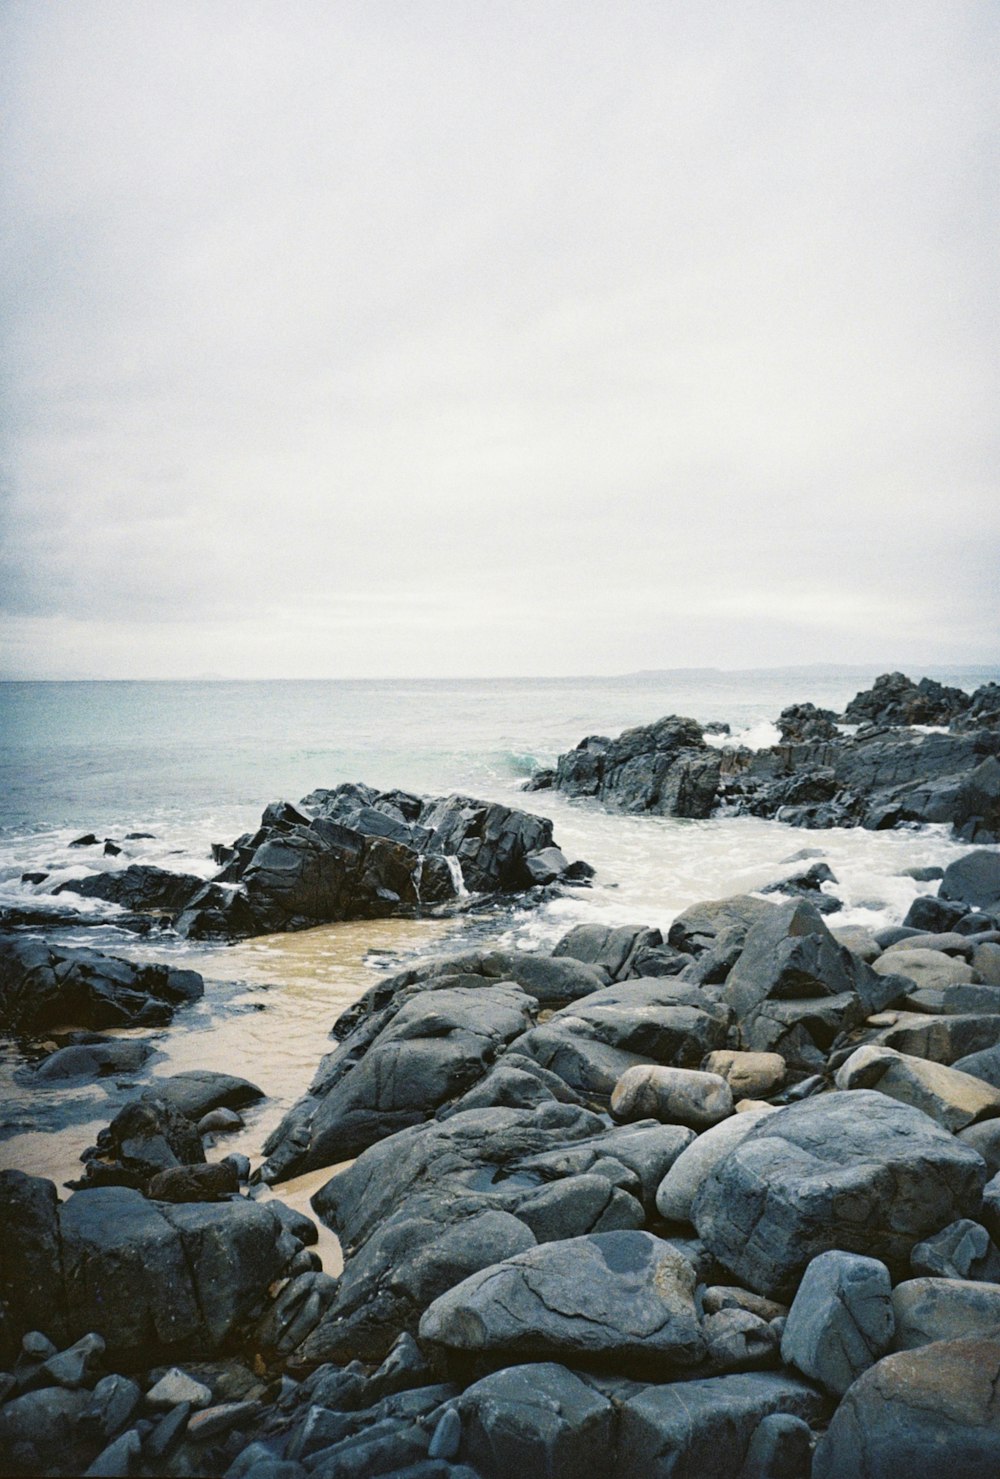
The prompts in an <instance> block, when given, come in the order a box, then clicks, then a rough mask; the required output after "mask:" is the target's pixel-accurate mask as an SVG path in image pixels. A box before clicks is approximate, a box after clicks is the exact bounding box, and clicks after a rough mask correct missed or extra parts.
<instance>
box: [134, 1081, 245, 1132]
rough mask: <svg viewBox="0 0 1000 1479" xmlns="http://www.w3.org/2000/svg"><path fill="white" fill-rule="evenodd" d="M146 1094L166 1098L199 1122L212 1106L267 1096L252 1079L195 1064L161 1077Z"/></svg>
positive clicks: (237, 1106)
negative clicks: (197, 1066) (183, 1070)
mask: <svg viewBox="0 0 1000 1479" xmlns="http://www.w3.org/2000/svg"><path fill="white" fill-rule="evenodd" d="M143 1097H144V1098H149V1099H165V1100H166V1102H167V1103H168V1104H172V1105H173V1107H174V1109H179V1110H180V1112H181V1114H186V1115H187V1117H188V1119H191V1120H194V1121H195V1123H197V1121H198V1120H200V1119H201V1117H202V1115H205V1114H208V1112H209V1110H210V1109H242V1108H244V1106H245V1105H247V1104H255V1103H256V1102H257V1100H258V1099H263V1098H264V1090H263V1089H259V1088H258V1087H257V1085H256V1084H252V1083H251V1082H250V1081H249V1079H245V1078H236V1077H235V1076H234V1075H233V1074H231V1073H215V1072H213V1071H212V1070H211V1069H208V1068H191V1069H188V1070H187V1071H186V1072H184V1073H171V1074H168V1075H165V1076H164V1077H163V1078H157V1079H156V1080H155V1081H154V1082H153V1085H152V1087H151V1088H149V1089H148V1090H147V1091H146V1092H145V1094H144V1095H143Z"/></svg>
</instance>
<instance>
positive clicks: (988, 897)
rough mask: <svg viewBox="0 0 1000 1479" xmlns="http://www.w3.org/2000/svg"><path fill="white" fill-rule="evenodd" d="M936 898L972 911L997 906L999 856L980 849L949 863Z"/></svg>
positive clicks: (999, 879) (999, 873) (999, 896)
mask: <svg viewBox="0 0 1000 1479" xmlns="http://www.w3.org/2000/svg"><path fill="white" fill-rule="evenodd" d="M939 897H940V898H942V899H952V900H955V901H957V902H958V903H960V904H965V905H967V906H970V907H971V908H973V909H990V908H992V907H993V906H994V905H996V904H1000V854H998V853H996V852H988V851H986V849H980V850H979V851H978V852H970V853H967V854H966V856H965V857H964V858H959V859H958V860H957V862H954V863H949V865H948V867H947V868H946V869H945V870H944V877H943V878H942V880H941V887H940V890H939Z"/></svg>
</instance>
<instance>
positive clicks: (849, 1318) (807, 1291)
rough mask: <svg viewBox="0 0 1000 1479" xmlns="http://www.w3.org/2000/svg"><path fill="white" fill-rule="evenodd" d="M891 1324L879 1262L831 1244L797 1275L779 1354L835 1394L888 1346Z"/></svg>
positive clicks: (886, 1280)
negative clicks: (795, 1290)
mask: <svg viewBox="0 0 1000 1479" xmlns="http://www.w3.org/2000/svg"><path fill="white" fill-rule="evenodd" d="M894 1329H895V1318H894V1314H893V1304H892V1281H891V1279H890V1277H889V1270H888V1269H887V1268H886V1266H885V1264H884V1263H879V1261H878V1260H877V1259H875V1258H862V1257H859V1256H858V1255H857V1254H855V1253H842V1252H840V1251H839V1249H831V1251H830V1252H828V1253H821V1254H820V1255H819V1257H817V1258H814V1259H813V1260H812V1262H811V1263H810V1264H809V1266H808V1267H807V1269H806V1271H805V1273H804V1274H803V1276H802V1282H801V1284H800V1285H799V1287H798V1290H797V1292H796V1295H795V1298H794V1299H793V1301H792V1307H791V1309H790V1310H789V1312H788V1319H787V1322H786V1324H785V1329H784V1334H783V1335H782V1337H781V1358H782V1360H783V1361H784V1362H785V1363H786V1364H787V1365H789V1366H795V1367H797V1368H798V1370H799V1371H801V1372H802V1373H803V1375H804V1376H808V1377H812V1378H813V1380H814V1381H818V1382H819V1383H820V1385H821V1386H822V1387H824V1388H825V1389H826V1391H828V1392H832V1393H833V1394H834V1395H835V1396H838V1397H840V1396H843V1394H844V1393H845V1392H846V1391H847V1388H848V1387H849V1386H850V1385H851V1383H852V1382H853V1381H854V1380H855V1378H856V1377H858V1376H860V1374H861V1372H862V1371H866V1370H867V1369H868V1367H869V1366H872V1365H874V1363H875V1362H876V1361H877V1360H878V1359H879V1358H880V1357H881V1356H884V1355H885V1354H886V1352H887V1351H888V1350H889V1349H890V1345H891V1342H892V1336H893V1331H894Z"/></svg>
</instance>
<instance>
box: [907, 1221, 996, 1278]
mask: <svg viewBox="0 0 1000 1479" xmlns="http://www.w3.org/2000/svg"><path fill="white" fill-rule="evenodd" d="M910 1268H911V1270H912V1271H913V1273H914V1274H915V1275H916V1276H917V1277H918V1278H919V1277H921V1276H922V1275H927V1276H928V1277H930V1278H940V1279H977V1280H980V1281H982V1282H984V1283H987V1284H996V1283H1000V1250H998V1249H997V1248H996V1247H995V1246H994V1244H993V1242H992V1241H991V1239H990V1235H989V1233H988V1232H987V1231H986V1229H985V1227H983V1226H982V1224H981V1223H978V1222H972V1221H970V1220H969V1218H968V1217H960V1218H959V1219H958V1221H957V1222H951V1223H949V1224H948V1226H947V1227H943V1228H942V1229H941V1231H940V1232H938V1233H935V1234H934V1235H933V1237H930V1238H928V1239H927V1240H926V1241H925V1242H923V1243H918V1244H917V1245H916V1247H915V1248H914V1249H913V1252H912V1253H911V1254H910Z"/></svg>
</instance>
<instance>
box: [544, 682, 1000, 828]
mask: <svg viewBox="0 0 1000 1479" xmlns="http://www.w3.org/2000/svg"><path fill="white" fill-rule="evenodd" d="M838 719H839V721H840V724H841V725H843V726H847V727H848V728H841V727H838ZM854 726H857V728H856V729H855V728H854ZM914 726H923V728H915V727H914ZM721 728H722V729H723V730H725V728H726V726H724V725H723V726H721ZM778 728H779V730H780V733H781V742H780V743H779V744H777V745H774V746H772V747H770V748H768V749H765V750H759V751H751V750H748V749H745V748H741V747H738V746H736V747H732V748H721V749H720V748H718V747H716V746H714V745H711V744H709V743H708V741H707V739H706V737H705V729H704V727H703V726H702V725H701V724H700V723H698V722H697V721H695V720H694V719H687V718H681V717H679V716H677V715H670V716H668V717H667V718H664V719H660V720H659V721H658V722H657V723H655V724H648V725H643V726H641V727H639V728H637V729H629V730H626V731H625V733H624V734H622V735H620V736H619V737H618V738H617V739H608V738H606V737H605V736H603V735H589V736H588V737H587V738H585V739H583V740H581V741H580V743H579V745H577V747H576V749H574V750H570V751H568V752H567V753H566V754H564V755H561V756H560V757H559V760H558V762H557V764H556V766H555V768H554V769H547V770H542V771H538V772H536V774H535V775H534V776H533V777H532V779H531V780H530V781H529V782H528V784H527V787H526V789H527V790H531V791H540V790H547V789H555V790H558V791H563V792H565V794H566V795H568V796H573V797H581V798H592V799H593V800H595V801H599V802H601V803H602V804H603V805H605V806H606V807H609V808H611V809H614V810H617V811H624V812H632V813H636V814H640V815H641V814H650V815H655V816H673V817H691V818H705V817H709V816H712V815H716V814H723V813H724V814H727V815H736V816H742V815H746V816H758V817H773V818H775V819H777V820H778V821H782V822H788V823H790V824H791V825H793V826H799V827H854V826H861V827H868V828H871V829H876V830H877V829H882V828H886V827H896V826H900V825H904V824H906V823H909V822H947V823H950V824H951V826H952V828H953V829H954V832H955V835H956V836H958V837H960V838H961V839H962V840H963V841H967V842H976V843H980V844H988V843H994V842H1000V685H997V684H995V683H988V684H985V685H984V686H983V687H982V688H979V689H977V690H976V692H975V693H974V694H971V695H969V694H966V693H964V692H963V691H962V690H961V689H958V688H945V687H943V686H942V685H941V684H940V683H936V682H935V681H934V680H933V679H929V678H923V679H921V680H920V682H919V683H914V682H912V680H911V679H909V678H907V677H905V676H904V674H902V673H887V674H885V675H883V676H882V677H881V678H878V679H877V680H876V682H875V684H874V685H873V687H872V688H871V689H870V690H867V691H865V692H863V693H859V694H858V695H857V696H856V697H855V698H854V699H853V700H852V701H851V703H849V704H848V706H847V708H846V710H845V711H844V713H843V715H841V716H838V715H836V714H834V713H833V712H832V711H831V710H829V709H817V708H816V707H815V706H814V705H812V704H793V705H791V706H790V707H789V708H787V709H785V710H784V711H783V712H782V713H781V715H780V716H779V718H778ZM928 729H929V730H930V732H928ZM851 730H853V732H851Z"/></svg>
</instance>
